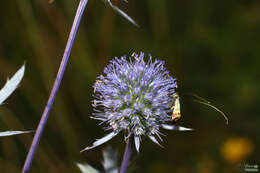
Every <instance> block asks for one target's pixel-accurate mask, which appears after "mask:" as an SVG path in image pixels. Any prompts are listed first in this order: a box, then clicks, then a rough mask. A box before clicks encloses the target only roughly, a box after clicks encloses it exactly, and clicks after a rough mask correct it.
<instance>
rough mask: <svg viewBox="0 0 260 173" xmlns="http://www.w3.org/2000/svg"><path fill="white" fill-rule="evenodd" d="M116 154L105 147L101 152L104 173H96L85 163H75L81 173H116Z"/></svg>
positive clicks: (97, 172) (96, 172)
mask: <svg viewBox="0 0 260 173" xmlns="http://www.w3.org/2000/svg"><path fill="white" fill-rule="evenodd" d="M117 157H118V156H117V152H116V151H115V150H114V149H112V148H111V147H107V148H106V149H105V150H104V151H103V162H102V165H103V169H104V171H103V170H102V171H98V170H96V169H95V168H93V167H92V166H90V165H89V164H87V163H85V164H82V163H77V166H78V168H79V169H80V171H81V173H99V172H105V173H118V172H119V167H118V163H117V160H118V158H117Z"/></svg>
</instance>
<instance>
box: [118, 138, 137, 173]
mask: <svg viewBox="0 0 260 173" xmlns="http://www.w3.org/2000/svg"><path fill="white" fill-rule="evenodd" d="M133 145H134V135H131V136H130V137H129V139H128V141H127V144H126V147H125V153H124V157H123V161H122V164H121V167H120V173H126V171H127V167H128V164H129V160H130V157H131V154H132V150H133Z"/></svg>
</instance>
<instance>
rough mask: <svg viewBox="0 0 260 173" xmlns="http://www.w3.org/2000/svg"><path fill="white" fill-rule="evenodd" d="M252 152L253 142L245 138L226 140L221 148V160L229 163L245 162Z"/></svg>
mask: <svg viewBox="0 0 260 173" xmlns="http://www.w3.org/2000/svg"><path fill="white" fill-rule="evenodd" d="M253 150H254V144H253V142H252V141H251V140H250V139H248V138H245V137H231V138H228V139H227V140H226V141H225V142H224V143H223V145H222V147H221V155H222V157H223V159H224V160H225V161H227V162H229V163H239V162H241V161H243V160H245V159H246V158H247V157H248V156H249V155H250V154H251V153H252V152H253Z"/></svg>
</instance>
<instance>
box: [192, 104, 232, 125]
mask: <svg viewBox="0 0 260 173" xmlns="http://www.w3.org/2000/svg"><path fill="white" fill-rule="evenodd" d="M193 101H194V102H198V103H200V104H203V105H207V106H209V107H211V108H213V109H215V110H216V111H217V112H219V113H220V114H221V115H222V116H223V117H224V118H225V120H226V124H228V118H227V116H226V115H225V114H224V112H222V111H221V110H219V109H218V108H217V107H215V106H213V105H211V104H210V103H209V102H203V101H200V100H193Z"/></svg>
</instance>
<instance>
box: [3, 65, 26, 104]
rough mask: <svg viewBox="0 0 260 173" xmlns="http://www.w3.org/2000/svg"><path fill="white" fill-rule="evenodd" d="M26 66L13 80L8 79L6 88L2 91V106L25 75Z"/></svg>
mask: <svg viewBox="0 0 260 173" xmlns="http://www.w3.org/2000/svg"><path fill="white" fill-rule="evenodd" d="M24 70H25V65H23V66H22V67H21V68H20V69H19V70H18V71H17V72H16V73H15V74H14V75H13V77H12V78H11V79H7V81H6V83H5V85H4V87H3V88H2V89H1V90H0V105H1V104H2V103H3V102H4V101H5V100H6V99H7V98H8V97H9V96H10V95H11V94H12V93H13V92H14V90H15V89H16V88H17V86H18V85H19V83H20V82H21V80H22V78H23V75H24Z"/></svg>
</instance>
